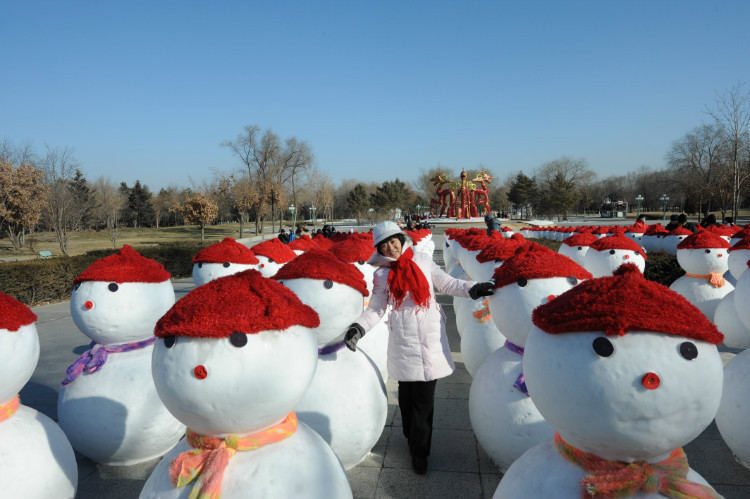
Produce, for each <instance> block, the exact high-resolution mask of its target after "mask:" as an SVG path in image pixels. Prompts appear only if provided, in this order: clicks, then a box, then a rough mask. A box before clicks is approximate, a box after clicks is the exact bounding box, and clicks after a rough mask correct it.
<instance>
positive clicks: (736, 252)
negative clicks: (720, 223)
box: [714, 237, 750, 348]
mask: <svg viewBox="0 0 750 499" xmlns="http://www.w3.org/2000/svg"><path fill="white" fill-rule="evenodd" d="M727 251H728V252H729V259H728V260H729V261H728V263H729V273H730V274H731V277H732V279H731V280H730V279H729V276H726V277H725V278H726V279H727V280H728V281H729V282H732V280H733V281H734V283H735V286H736V287H735V289H734V290H733V291H730V292H729V293H727V294H726V295H724V298H722V299H721V301H720V302H719V305H718V306H717V307H716V312H714V324H716V327H717V328H718V329H719V331H721V333H722V334H723V335H724V344H725V345H726V346H728V347H730V348H750V328H748V327H747V325H745V323H744V322H743V321H742V318H741V317H740V315H739V313H738V312H737V310H738V309H737V307H738V306H739V307H741V308H742V307H746V306H747V303H748V295H747V292H748V291H750V290H748V289H744V288H743V289H742V290H740V289H737V288H738V287H739V284H736V283H738V282H739V279H740V277H741V276H742V275H743V274H744V273H745V270H747V262H748V260H750V237H746V238H744V239H741V240H739V241H737V242H736V244H735V245H734V246H732V247H731V248H729V249H728V250H727ZM745 284H747V283H745ZM738 293H739V295H738ZM735 295H737V298H736V300H737V301H736V302H735ZM743 295H744V296H743Z"/></svg>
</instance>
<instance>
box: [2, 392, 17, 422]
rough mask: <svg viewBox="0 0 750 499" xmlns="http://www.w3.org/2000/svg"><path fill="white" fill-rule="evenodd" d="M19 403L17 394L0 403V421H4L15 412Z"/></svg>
mask: <svg viewBox="0 0 750 499" xmlns="http://www.w3.org/2000/svg"><path fill="white" fill-rule="evenodd" d="M19 405H20V400H19V398H18V395H16V396H15V397H13V399H12V400H11V401H10V402H8V403H7V404H3V405H0V422H3V421H5V420H6V419H8V418H10V417H11V416H12V415H13V414H15V412H16V411H17V410H18V406H19Z"/></svg>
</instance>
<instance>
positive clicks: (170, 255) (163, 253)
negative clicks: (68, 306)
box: [0, 242, 209, 306]
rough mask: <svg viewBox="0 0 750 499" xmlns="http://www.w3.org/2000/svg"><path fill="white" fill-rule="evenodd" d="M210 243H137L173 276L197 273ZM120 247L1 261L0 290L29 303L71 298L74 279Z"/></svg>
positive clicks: (136, 248) (137, 247)
mask: <svg viewBox="0 0 750 499" xmlns="http://www.w3.org/2000/svg"><path fill="white" fill-rule="evenodd" d="M208 244H209V243H208V242H205V243H201V242H178V243H163V244H159V245H155V246H142V247H139V246H135V247H134V249H135V250H136V251H138V253H140V254H141V255H143V256H145V257H146V258H152V259H154V260H156V261H157V262H159V263H161V264H162V265H164V268H165V269H166V270H167V272H169V273H170V274H172V277H173V278H177V277H189V276H190V275H192V273H193V256H194V255H195V254H196V253H197V252H198V251H200V250H201V249H202V248H204V247H206V246H207V245H208ZM116 251H117V250H114V249H111V250H94V251H89V252H87V253H86V254H84V255H77V256H67V257H66V256H61V257H56V258H47V259H40V260H30V261H20V262H3V263H2V264H0V291H2V292H3V293H6V294H8V295H10V296H12V297H14V298H16V299H17V300H19V301H21V302H23V303H25V304H26V305H28V306H33V305H38V304H39V303H44V302H53V301H60V300H67V299H69V298H70V294H71V293H72V292H73V279H75V278H76V276H78V274H80V273H81V272H83V271H84V270H86V268H88V266H89V265H91V264H92V263H94V262H95V261H96V260H99V259H101V258H104V257H106V256H109V255H111V254H113V253H115V252H116Z"/></svg>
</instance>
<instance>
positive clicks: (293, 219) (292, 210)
mask: <svg viewBox="0 0 750 499" xmlns="http://www.w3.org/2000/svg"><path fill="white" fill-rule="evenodd" d="M295 211H296V210H295V208H294V205H293V204H292V205H289V213H291V214H292V230H295V228H296V227H295V226H294V224H295V218H294V212H295Z"/></svg>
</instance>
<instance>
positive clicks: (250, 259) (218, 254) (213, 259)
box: [193, 237, 260, 265]
mask: <svg viewBox="0 0 750 499" xmlns="http://www.w3.org/2000/svg"><path fill="white" fill-rule="evenodd" d="M224 262H229V263H242V264H246V265H254V264H256V263H260V261H259V260H258V259H257V258H255V254H254V253H253V252H252V251H250V248H248V247H247V246H245V245H244V244H240V243H238V242H237V241H235V240H234V239H232V238H231V237H225V238H224V239H223V240H222V241H221V242H220V243H216V244H212V245H211V246H208V247H207V248H203V249H202V250H200V251H199V252H198V253H196V254H195V256H194V257H193V263H224Z"/></svg>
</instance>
